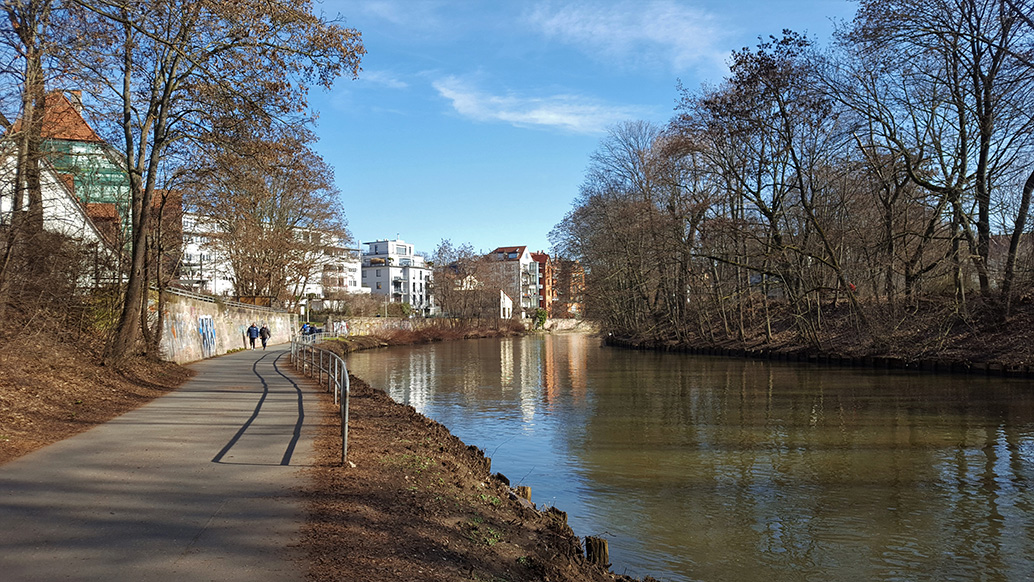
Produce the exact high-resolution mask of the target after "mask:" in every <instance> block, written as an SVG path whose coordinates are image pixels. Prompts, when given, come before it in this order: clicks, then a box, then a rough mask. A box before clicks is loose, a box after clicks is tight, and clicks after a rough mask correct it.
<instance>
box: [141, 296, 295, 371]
mask: <svg viewBox="0 0 1034 582" xmlns="http://www.w3.org/2000/svg"><path fill="white" fill-rule="evenodd" d="M252 323H254V324H255V325H257V326H259V327H262V324H263V323H265V324H266V325H267V326H269V331H270V332H271V333H272V336H271V337H270V339H269V343H270V345H273V344H280V343H284V342H289V341H291V334H292V332H294V331H295V330H297V329H298V315H297V314H294V313H287V312H283V311H274V310H271V309H268V308H257V307H253V306H248V305H245V304H242V303H233V302H216V301H214V300H213V299H212V298H209V297H204V296H200V295H192V294H180V293H170V294H169V295H168V299H167V301H166V304H165V328H164V330H163V333H162V343H161V354H162V359H164V360H168V361H172V362H176V363H178V364H185V363H187V362H196V361H198V360H203V359H205V358H210V357H212V356H218V355H221V354H225V353H226V352H228V351H230V350H233V349H240V348H245V347H247V346H248V339H247V337H246V335H245V332H246V331H247V329H248V326H250V325H251V324H252ZM255 343H256V344H258V345H261V344H260V340H255Z"/></svg>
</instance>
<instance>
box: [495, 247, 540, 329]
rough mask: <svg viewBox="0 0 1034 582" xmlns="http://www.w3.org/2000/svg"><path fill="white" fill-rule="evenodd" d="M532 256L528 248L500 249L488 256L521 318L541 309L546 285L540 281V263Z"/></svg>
mask: <svg viewBox="0 0 1034 582" xmlns="http://www.w3.org/2000/svg"><path fill="white" fill-rule="evenodd" d="M531 255H532V253H531V252H530V251H528V247H526V246H516V247H499V248H497V249H495V250H494V251H492V252H491V253H489V254H488V257H489V258H490V259H492V260H493V261H494V262H493V265H494V267H495V269H496V272H497V273H498V274H499V276H500V283H502V284H503V285H504V286H505V287H504V291H505V292H506V293H507V294H508V295H509V296H510V297H512V298H513V302H514V308H515V309H517V310H518V313H519V314H520V315H521V317H526V316H527V315H528V314H529V313H530V312H532V311H534V310H535V309H536V308H538V307H539V300H540V295H541V294H542V289H543V285H544V282H543V281H540V280H539V275H540V272H539V263H538V262H536V261H535V259H534V258H533V257H532V256H531Z"/></svg>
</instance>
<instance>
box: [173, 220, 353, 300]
mask: <svg viewBox="0 0 1034 582" xmlns="http://www.w3.org/2000/svg"><path fill="white" fill-rule="evenodd" d="M218 232H219V227H218V225H216V224H215V222H214V221H213V220H212V219H210V218H208V217H205V216H202V215H199V214H195V213H189V212H188V213H184V215H183V258H182V262H181V264H180V271H179V280H178V282H179V283H180V284H182V285H185V286H188V287H190V288H192V289H194V290H195V291H198V292H201V293H208V294H211V295H221V296H226V295H231V294H233V290H234V283H233V267H232V266H231V264H230V261H229V260H228V259H227V258H226V257H225V256H224V254H223V252H221V250H220V248H219V245H217V244H214V239H215V238H216V237H217V236H218ZM297 236H299V237H303V236H308V237H312V236H320V234H319V233H313V232H303V231H299V232H298V233H297ZM324 238H325V237H324ZM358 255H359V252H358V249H349V248H347V247H345V246H343V245H341V244H339V242H338V241H336V240H330V239H328V240H327V241H326V243H325V244H324V246H323V251H322V254H321V255H320V256H319V257H318V258H316V265H315V273H314V274H311V275H309V276H307V277H304V278H303V277H302V274H299V276H297V277H291V278H289V280H288V282H289V284H291V285H294V287H295V292H296V294H297V295H298V296H299V297H300V298H308V299H325V298H327V297H328V296H329V295H332V294H339V293H341V292H345V293H369V292H370V291H369V290H368V289H364V288H363V287H362V281H361V280H360V269H361V263H360V260H359V256H358Z"/></svg>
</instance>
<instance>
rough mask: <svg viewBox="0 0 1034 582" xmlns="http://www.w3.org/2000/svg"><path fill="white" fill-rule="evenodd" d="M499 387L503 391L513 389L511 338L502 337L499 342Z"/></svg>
mask: <svg viewBox="0 0 1034 582" xmlns="http://www.w3.org/2000/svg"><path fill="white" fill-rule="evenodd" d="M499 387H500V388H502V389H503V391H506V390H509V389H511V388H513V338H512V337H504V338H503V339H502V340H501V341H500V342H499Z"/></svg>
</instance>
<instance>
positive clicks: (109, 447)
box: [0, 346, 317, 582]
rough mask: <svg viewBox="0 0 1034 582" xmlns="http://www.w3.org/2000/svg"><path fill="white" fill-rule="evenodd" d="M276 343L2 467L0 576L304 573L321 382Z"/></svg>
mask: <svg viewBox="0 0 1034 582" xmlns="http://www.w3.org/2000/svg"><path fill="white" fill-rule="evenodd" d="M288 356H289V353H288V352H287V351H286V350H284V349H282V347H281V349H277V347H276V346H271V347H270V349H269V350H268V351H261V350H256V351H245V352H238V353H235V354H230V355H227V356H223V357H220V358H215V359H212V360H207V361H204V362H199V363H196V364H192V365H191V367H192V368H194V369H195V370H196V371H197V372H198V375H197V376H195V377H194V378H193V379H191V380H190V381H189V382H188V383H187V384H185V385H184V386H183V387H182V388H180V389H179V390H177V391H175V392H173V393H172V394H169V395H167V396H164V397H162V398H159V399H157V400H155V401H154V402H151V403H150V404H148V405H147V406H144V407H142V408H139V409H137V410H134V411H132V412H130V413H128V414H125V415H123V416H121V417H119V418H117V419H115V420H113V421H111V422H108V423H107V424H104V425H101V426H98V427H96V428H94V429H92V430H90V431H88V432H85V433H83V434H80V435H78V436H75V437H73V438H70V439H67V440H65V441H61V442H59V443H56V444H54V445H51V446H49V447H46V448H44V449H42V450H39V451H36V452H35V453H32V454H30V455H27V456H25V457H22V458H20V459H18V460H16V461H12V462H10V463H8V464H6V465H0V580H5V581H7V580H10V581H22V580H48V581H49V580H104V581H107V582H110V581H116V580H148V581H165V580H170V581H171V580H176V581H180V580H219V581H232V580H241V581H247V582H261V581H264V580H276V581H283V580H302V579H304V575H305V572H306V565H305V564H304V562H303V560H304V555H302V553H301V550H300V549H298V547H297V542H298V541H299V540H300V530H301V526H302V524H303V523H304V521H305V515H304V508H303V506H302V502H301V499H300V497H299V496H298V491H297V488H298V487H299V486H300V485H302V483H303V481H302V475H301V467H304V466H305V465H306V464H307V463H308V462H309V460H310V458H311V452H312V436H313V431H312V430H310V421H311V420H313V419H315V418H316V405H317V402H316V395H315V393H314V390H315V389H314V388H312V387H311V385H310V384H308V383H307V382H306V381H304V380H300V379H298V377H297V376H294V375H293V373H292V372H293V370H292V371H289V367H290V366H289V364H288V362H287V360H288Z"/></svg>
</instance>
